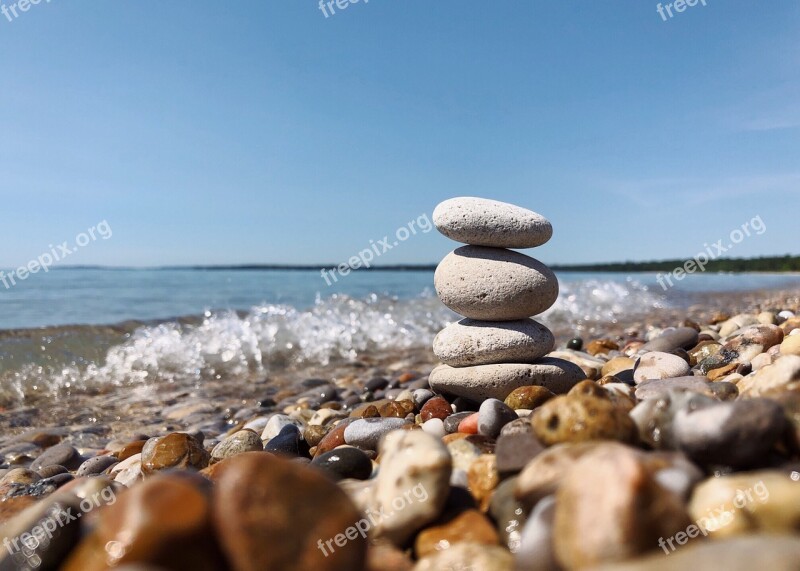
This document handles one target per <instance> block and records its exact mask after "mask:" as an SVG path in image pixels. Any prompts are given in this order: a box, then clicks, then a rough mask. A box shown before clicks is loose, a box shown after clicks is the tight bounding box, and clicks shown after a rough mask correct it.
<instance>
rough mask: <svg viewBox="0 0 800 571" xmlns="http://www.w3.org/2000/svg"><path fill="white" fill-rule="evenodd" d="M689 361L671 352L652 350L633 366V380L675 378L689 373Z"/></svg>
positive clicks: (639, 381) (637, 381) (638, 381)
mask: <svg viewBox="0 0 800 571" xmlns="http://www.w3.org/2000/svg"><path fill="white" fill-rule="evenodd" d="M690 370H691V367H689V363H687V362H686V361H684V360H683V359H681V358H680V357H678V356H677V355H673V354H671V353H662V352H659V351H651V352H649V353H645V354H644V355H642V356H641V357H639V359H638V360H637V361H636V365H635V366H634V368H633V380H634V381H636V383H641V382H642V381H647V380H650V379H673V378H675V377H684V376H686V375H688V374H689V371H690Z"/></svg>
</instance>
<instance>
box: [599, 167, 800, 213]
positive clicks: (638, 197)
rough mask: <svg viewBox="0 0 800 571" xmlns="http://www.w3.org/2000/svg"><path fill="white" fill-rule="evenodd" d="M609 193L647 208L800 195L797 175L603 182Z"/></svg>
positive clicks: (799, 178) (799, 174) (799, 180)
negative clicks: (747, 197)
mask: <svg viewBox="0 0 800 571" xmlns="http://www.w3.org/2000/svg"><path fill="white" fill-rule="evenodd" d="M604 186H605V187H606V188H604V190H607V191H609V192H611V193H612V194H616V195H618V196H622V197H623V198H625V199H627V200H630V201H631V202H633V203H635V204H637V205H639V206H643V207H648V208H653V207H658V206H659V205H663V204H665V203H667V202H669V203H672V202H674V201H676V200H678V201H681V202H682V203H683V204H685V205H687V206H700V205H703V204H708V203H710V202H715V201H718V200H725V199H730V198H732V197H740V196H749V195H756V194H763V193H770V194H773V195H774V194H784V193H793V194H797V193H800V172H797V173H785V174H778V175H761V176H747V177H722V178H718V179H712V178H660V179H642V180H627V181H616V182H610V183H606V185H604Z"/></svg>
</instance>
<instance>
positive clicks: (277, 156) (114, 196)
mask: <svg viewBox="0 0 800 571" xmlns="http://www.w3.org/2000/svg"><path fill="white" fill-rule="evenodd" d="M16 1H17V0H14V1H12V0H0V4H4V5H5V6H6V7H7V8H8V6H10V5H14V6H16V4H15V2H16ZM657 4H658V3H657V2H653V1H651V0H613V1H612V0H558V1H555V0H550V1H547V2H544V1H541V0H533V1H532V0H524V1H523V0H514V1H511V0H508V1H506V0H503V1H497V2H474V1H465V0H369V2H368V3H367V2H365V0H361V2H359V3H358V4H354V5H350V6H348V7H347V8H346V9H344V10H340V9H337V8H335V5H334V9H335V10H336V13H335V14H333V15H332V14H330V13H329V14H328V17H327V18H326V16H325V14H323V12H322V11H321V10H320V9H319V6H318V2H317V0H261V1H255V0H239V1H235V2H233V1H232V2H220V1H214V2H211V1H208V0H191V1H189V0H170V1H169V2H166V1H162V2H153V1H149V0H137V1H132V0H127V1H122V0H119V1H115V2H99V1H94V2H89V1H87V0H83V1H75V0H69V1H67V0H51V1H50V2H47V1H46V0H41V2H40V3H39V4H36V5H30V6H29V9H28V10H27V11H25V12H22V11H20V9H19V7H16V11H17V14H18V17H16V18H14V17H13V11H9V13H10V14H11V16H9V17H10V18H11V21H9V17H6V16H3V15H0V51H2V54H3V57H2V59H0V85H2V107H0V113H1V114H2V117H0V212H1V213H2V214H1V215H0V244H2V246H1V247H0V266H14V267H16V266H19V265H21V264H24V263H26V262H27V261H28V260H30V259H32V258H35V257H36V256H38V255H39V254H41V253H42V252H45V251H47V250H48V249H49V245H50V244H57V243H61V242H63V241H64V240H72V239H73V238H74V237H75V236H76V235H77V234H78V233H80V232H82V231H84V230H86V229H87V228H89V227H90V226H93V225H95V224H97V223H98V222H101V221H103V220H106V221H107V222H108V224H109V225H110V226H111V228H112V229H113V236H112V238H111V239H109V240H99V241H98V242H97V243H92V244H90V245H88V246H87V247H85V248H82V249H81V250H80V251H79V252H77V253H76V254H75V255H73V256H72V257H71V258H70V263H75V264H108V265H162V264H237V263H251V262H252V263H258V262H262V263H316V262H326V263H328V262H340V261H346V260H347V259H348V258H349V257H350V256H351V255H353V254H355V253H356V252H358V251H359V250H361V249H364V248H365V247H368V246H369V245H370V243H369V241H370V240H375V241H378V240H380V239H382V238H383V236H384V235H393V234H394V232H395V230H396V229H397V228H398V227H400V226H403V225H405V224H406V223H407V222H408V221H410V220H412V219H416V218H417V217H419V216H420V215H423V214H425V213H427V214H428V215H430V213H431V211H432V210H433V208H434V206H435V205H436V204H437V203H438V202H439V201H441V200H443V199H446V198H449V197H452V196H458V195H472V196H485V197H490V198H496V199H499V200H506V201H509V202H514V203H517V204H520V205H523V206H527V207H529V208H531V209H533V210H536V211H538V212H540V213H542V214H544V215H545V216H547V217H548V218H550V220H551V221H552V222H553V225H554V228H555V235H554V237H553V239H552V241H551V242H550V243H549V244H548V245H546V246H544V247H542V248H540V249H538V250H536V251H533V252H532V253H533V254H534V255H536V256H537V257H540V258H541V259H543V260H544V261H546V262H550V263H575V262H595V261H596V262H599V261H612V260H614V261H616V260H649V259H663V258H684V257H689V256H691V255H693V254H695V253H697V252H698V251H700V250H702V249H703V247H704V244H706V243H708V244H710V243H713V242H715V241H717V240H718V239H720V238H725V239H726V240H727V236H728V235H729V233H730V232H731V230H734V229H736V228H738V227H740V226H741V225H742V224H743V223H745V222H747V221H749V220H751V219H752V218H754V217H756V216H760V217H761V220H763V222H764V224H765V226H766V228H767V231H766V232H764V233H763V234H762V235H760V236H753V237H751V238H747V239H746V240H744V241H743V242H742V243H741V244H739V245H738V246H736V248H735V249H734V250H731V251H730V252H729V253H730V254H731V255H734V256H752V255H778V254H786V253H793V254H800V243H799V242H798V236H800V229H799V228H798V213H799V212H800V73H799V72H800V34H799V33H798V30H799V29H800V2H797V0H769V1H756V0H724V1H723V0H706V4H707V5H706V6H703V5H702V4H701V3H698V4H697V5H696V6H694V7H688V8H686V9H685V11H683V12H681V13H677V12H675V11H674V9H672V10H673V14H674V17H673V18H671V19H668V20H667V21H664V20H663V19H662V17H661V16H660V15H659V13H658V11H657ZM453 245H454V243H452V242H450V241H448V240H447V239H445V238H444V237H442V236H439V235H438V233H436V232H431V233H428V234H418V235H417V236H413V237H411V238H409V239H408V240H407V241H405V242H403V243H402V244H400V245H399V246H397V247H396V248H393V249H392V250H391V251H390V252H388V253H386V254H385V255H384V256H383V257H381V259H380V262H381V263H408V262H410V263H427V262H436V261H438V260H439V259H440V258H441V257H442V256H443V255H444V254H445V253H446V252H447V251H448V250H449V249H451V247H452V246H453Z"/></svg>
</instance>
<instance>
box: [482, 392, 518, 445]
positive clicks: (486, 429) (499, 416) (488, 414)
mask: <svg viewBox="0 0 800 571" xmlns="http://www.w3.org/2000/svg"><path fill="white" fill-rule="evenodd" d="M517 418H519V417H518V416H517V413H516V412H514V409H512V408H511V407H510V406H508V405H506V404H504V403H503V401H500V400H497V399H486V400H485V401H483V403H482V404H481V408H480V409H479V410H478V434H481V435H483V436H488V437H489V438H497V436H498V435H499V434H500V431H501V430H502V429H503V427H504V426H505V425H506V424H508V423H509V422H511V421H513V420H516V419H517Z"/></svg>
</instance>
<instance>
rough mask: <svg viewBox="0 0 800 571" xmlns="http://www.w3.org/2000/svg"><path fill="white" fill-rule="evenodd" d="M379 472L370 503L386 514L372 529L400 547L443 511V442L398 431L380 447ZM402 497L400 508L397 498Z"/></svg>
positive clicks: (446, 469) (447, 462)
mask: <svg viewBox="0 0 800 571" xmlns="http://www.w3.org/2000/svg"><path fill="white" fill-rule="evenodd" d="M379 458H380V465H381V468H380V471H379V472H378V477H377V482H376V485H375V488H374V495H373V497H372V502H373V505H374V508H375V510H377V511H376V512H375V513H386V514H388V517H386V518H383V519H381V520H380V521H379V522H377V524H376V525H375V527H374V528H372V530H371V535H372V537H373V538H375V539H379V538H385V539H388V540H389V541H391V542H392V543H394V544H395V545H397V546H398V547H399V546H402V545H403V544H405V542H406V541H408V539H410V538H411V537H412V536H413V535H414V533H416V532H417V531H419V530H420V529H422V528H423V527H424V526H425V525H427V524H429V523H431V522H432V521H434V520H435V519H436V518H437V517H439V515H440V514H441V512H442V509H443V508H444V505H445V502H446V501H447V496H448V493H449V491H450V472H451V469H452V462H451V459H450V454H449V453H448V451H447V448H446V447H445V445H444V444H442V441H441V440H440V439H438V438H436V437H434V436H431V435H430V434H427V433H425V432H423V431H421V430H398V431H395V432H390V433H389V434H387V435H386V437H385V438H384V439H383V441H382V442H381V445H380V456H379ZM398 497H399V498H403V499H404V502H403V504H402V507H401V506H400V505H399V503H398V500H397V498H398Z"/></svg>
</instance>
